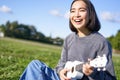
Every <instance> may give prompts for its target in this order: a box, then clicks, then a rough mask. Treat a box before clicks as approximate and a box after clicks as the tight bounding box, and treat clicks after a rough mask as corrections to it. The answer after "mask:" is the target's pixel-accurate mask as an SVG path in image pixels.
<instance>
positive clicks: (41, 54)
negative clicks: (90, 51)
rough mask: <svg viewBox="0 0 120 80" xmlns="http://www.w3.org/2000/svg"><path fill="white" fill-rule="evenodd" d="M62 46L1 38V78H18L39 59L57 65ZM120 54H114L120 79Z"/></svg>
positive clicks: (11, 79)
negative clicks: (31, 62)
mask: <svg viewBox="0 0 120 80" xmlns="http://www.w3.org/2000/svg"><path fill="white" fill-rule="evenodd" d="M60 53H61V47H58V46H53V45H48V44H43V43H38V42H32V41H27V40H19V39H12V38H0V80H18V79H19V77H20V75H21V74H22V72H23V70H24V69H25V67H26V66H27V65H28V63H29V62H30V61H32V60H35V59H38V60H41V61H43V62H44V63H46V64H47V65H48V66H50V67H51V68H54V67H55V66H56V65H57V62H58V60H59V58H60ZM119 58H120V56H113V62H114V65H115V72H116V75H117V80H120V76H119V75H120V67H119V66H120V64H119V62H120V59H119Z"/></svg>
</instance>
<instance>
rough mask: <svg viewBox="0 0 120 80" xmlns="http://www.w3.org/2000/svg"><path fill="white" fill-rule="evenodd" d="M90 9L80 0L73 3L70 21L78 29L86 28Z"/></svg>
mask: <svg viewBox="0 0 120 80" xmlns="http://www.w3.org/2000/svg"><path fill="white" fill-rule="evenodd" d="M88 20H89V19H88V9H87V6H86V4H85V3H84V2H83V1H82V0H80V1H76V2H74V3H73V5H72V7H71V10H70V21H71V23H72V24H73V26H74V27H75V28H76V29H77V30H85V29H86V24H87V23H88Z"/></svg>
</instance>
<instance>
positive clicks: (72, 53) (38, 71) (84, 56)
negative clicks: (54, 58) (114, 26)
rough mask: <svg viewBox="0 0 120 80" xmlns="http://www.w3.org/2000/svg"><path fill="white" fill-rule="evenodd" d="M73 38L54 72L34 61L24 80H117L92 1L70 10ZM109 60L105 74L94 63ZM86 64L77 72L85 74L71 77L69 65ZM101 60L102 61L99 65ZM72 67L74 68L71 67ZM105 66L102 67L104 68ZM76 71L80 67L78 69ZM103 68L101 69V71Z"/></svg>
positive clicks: (80, 1) (66, 42)
mask: <svg viewBox="0 0 120 80" xmlns="http://www.w3.org/2000/svg"><path fill="white" fill-rule="evenodd" d="M69 23H70V25H69V26H70V29H71V31H72V33H71V34H69V35H68V36H67V37H66V38H65V40H64V44H63V49H62V52H61V58H60V60H59V62H58V65H57V66H56V68H55V69H54V70H53V69H51V68H50V67H48V66H47V65H46V64H45V63H43V62H41V61H39V60H33V61H31V62H30V63H29V64H28V66H27V67H26V69H25V70H24V72H23V74H22V75H21V77H20V80H116V76H115V72H114V67H113V66H114V65H113V62H112V48H111V45H110V43H109V42H108V41H107V40H106V39H105V38H104V36H102V35H101V34H100V33H99V32H98V31H99V30H100V27H101V26H100V22H99V20H98V17H97V15H96V11H95V9H94V6H93V4H92V3H91V2H90V0H74V1H73V2H72V4H71V7H70V16H69ZM103 55H105V56H106V57H104V58H105V60H103V61H105V63H106V65H104V67H105V68H106V70H105V71H99V70H97V68H96V66H93V65H91V62H92V64H95V63H96V62H95V63H94V62H93V61H92V60H94V59H96V58H97V57H98V56H103ZM69 61H71V62H74V61H77V62H80V63H85V64H83V65H82V66H79V67H78V68H79V69H77V70H78V72H79V73H80V74H81V75H79V76H77V77H75V76H74V77H68V76H67V75H66V74H67V73H68V72H69V71H74V69H75V68H74V69H73V68H71V67H69V66H68V67H67V68H66V67H65V65H66V64H67V62H69ZM100 61H101V59H99V63H101V62H100ZM69 65H72V64H69ZM100 66H101V65H100ZM75 67H76V66H75ZM100 68H101V67H100Z"/></svg>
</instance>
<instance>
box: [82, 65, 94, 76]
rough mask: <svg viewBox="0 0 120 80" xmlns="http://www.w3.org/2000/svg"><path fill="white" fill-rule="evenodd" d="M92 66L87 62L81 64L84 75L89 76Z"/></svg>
mask: <svg viewBox="0 0 120 80" xmlns="http://www.w3.org/2000/svg"><path fill="white" fill-rule="evenodd" d="M93 69H94V68H93V67H92V66H90V65H89V64H88V63H86V64H84V65H83V69H82V70H83V73H84V74H85V75H86V76H89V75H90V74H91V73H93Z"/></svg>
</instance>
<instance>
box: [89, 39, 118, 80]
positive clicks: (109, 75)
mask: <svg viewBox="0 0 120 80" xmlns="http://www.w3.org/2000/svg"><path fill="white" fill-rule="evenodd" d="M103 54H105V55H106V56H107V60H108V62H107V64H106V71H97V69H95V70H94V71H93V73H92V74H91V75H90V76H89V78H90V80H91V79H94V80H116V77H115V72H114V66H113V62H112V48H111V45H110V43H109V42H107V41H105V42H103V44H101V45H100V47H99V51H98V55H103Z"/></svg>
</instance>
